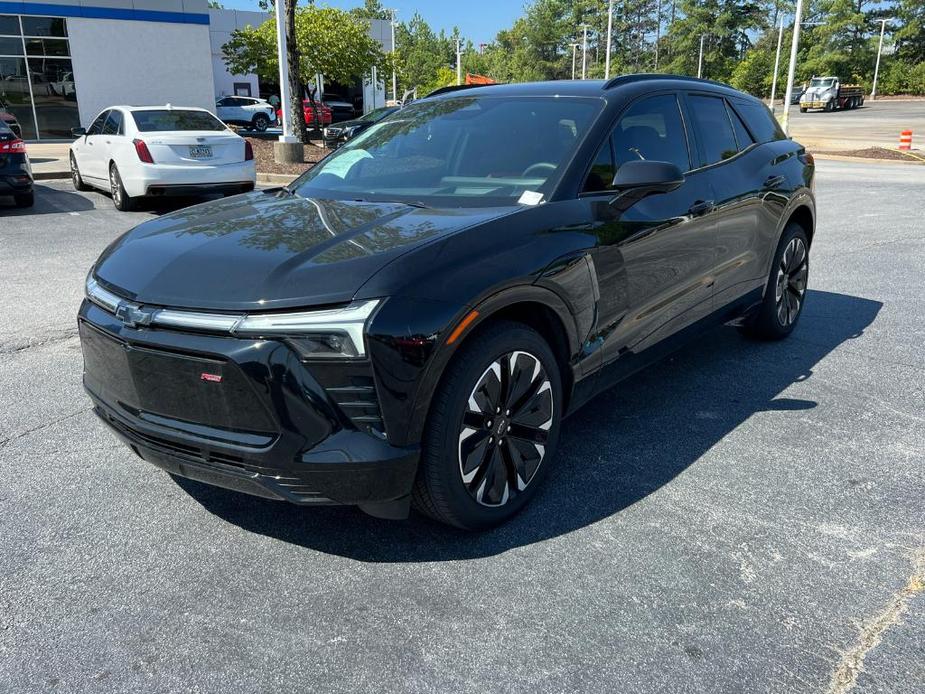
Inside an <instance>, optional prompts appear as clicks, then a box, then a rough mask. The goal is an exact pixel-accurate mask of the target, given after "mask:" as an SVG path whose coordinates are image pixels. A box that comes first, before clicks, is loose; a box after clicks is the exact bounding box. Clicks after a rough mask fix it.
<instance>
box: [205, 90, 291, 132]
mask: <svg viewBox="0 0 925 694" xmlns="http://www.w3.org/2000/svg"><path fill="white" fill-rule="evenodd" d="M215 113H216V114H217V115H218V117H219V118H221V119H222V121H223V122H224V123H230V124H232V125H240V126H242V127H244V128H249V129H251V130H256V131H257V132H261V133H262V132H264V131H265V130H266V129H267V128H269V127H270V126H271V125H275V124H276V109H275V108H273V106H271V105H270V103H269V102H268V101H264V100H263V99H255V98H253V97H250V96H223V97H222V98H221V99H219V100H218V101H216V102H215Z"/></svg>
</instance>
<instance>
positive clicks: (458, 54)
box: [456, 39, 462, 85]
mask: <svg viewBox="0 0 925 694" xmlns="http://www.w3.org/2000/svg"><path fill="white" fill-rule="evenodd" d="M456 84H457V85H460V84H462V52H461V51H460V50H459V39H456Z"/></svg>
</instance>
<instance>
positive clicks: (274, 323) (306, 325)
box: [232, 299, 379, 358]
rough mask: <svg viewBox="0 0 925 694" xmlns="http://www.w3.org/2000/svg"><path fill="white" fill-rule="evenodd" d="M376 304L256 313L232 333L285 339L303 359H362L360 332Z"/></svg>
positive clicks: (240, 323) (373, 301)
mask: <svg viewBox="0 0 925 694" xmlns="http://www.w3.org/2000/svg"><path fill="white" fill-rule="evenodd" d="M378 305H379V300H378V299H370V300H367V301H355V302H354V303H352V304H350V305H349V306H344V307H343V308H332V309H324V310H321V311H304V312H299V313H259V314H254V315H250V316H245V317H244V319H243V320H241V321H240V322H239V323H238V324H237V325H236V326H235V327H234V329H233V330H232V332H233V333H234V334H235V335H253V336H259V337H270V336H276V335H279V336H286V337H289V338H291V339H292V343H293V344H294V345H295V346H296V348H297V349H298V350H299V352H301V353H302V356H304V357H311V358H319V357H321V358H327V357H364V356H366V343H365V341H364V339H363V331H364V328H365V327H366V321H367V320H369V317H370V316H371V315H372V314H373V311H375V310H376V307H377V306H378Z"/></svg>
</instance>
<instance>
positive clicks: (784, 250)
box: [742, 222, 809, 340]
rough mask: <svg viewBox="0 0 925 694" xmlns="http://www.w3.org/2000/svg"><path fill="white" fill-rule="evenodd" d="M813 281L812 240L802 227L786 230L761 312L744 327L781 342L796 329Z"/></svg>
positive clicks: (792, 223) (773, 266) (759, 310)
mask: <svg viewBox="0 0 925 694" xmlns="http://www.w3.org/2000/svg"><path fill="white" fill-rule="evenodd" d="M808 279H809V240H808V239H807V237H806V231H805V230H804V229H803V227H801V226H800V225H799V224H796V223H794V222H791V223H790V224H788V225H787V227H786V228H785V229H784V233H783V235H782V236H781V240H780V243H779V244H778V246H777V252H776V253H775V254H774V263H773V264H772V265H771V274H770V276H769V277H768V284H767V286H766V287H765V291H764V299H763V301H762V302H761V307H760V308H759V309H758V313H757V314H755V316H754V317H753V318H752V320H751V321H749V322H748V323H746V324H745V326H744V327H743V328H742V330H743V332H745V333H747V334H748V335H751V336H753V337H757V338H759V339H764V340H780V339H783V338H785V337H787V336H788V335H789V334H790V333H792V332H793V329H794V328H795V327H796V324H797V321H798V320H799V319H800V315H801V314H802V313H803V304H804V300H805V298H806V286H807V281H808Z"/></svg>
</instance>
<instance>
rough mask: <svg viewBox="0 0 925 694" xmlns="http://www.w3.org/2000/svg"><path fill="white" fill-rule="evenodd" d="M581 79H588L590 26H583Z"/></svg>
mask: <svg viewBox="0 0 925 694" xmlns="http://www.w3.org/2000/svg"><path fill="white" fill-rule="evenodd" d="M581 31H582V39H581V79H583V80H584V79H588V25H587V24H582V25H581Z"/></svg>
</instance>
